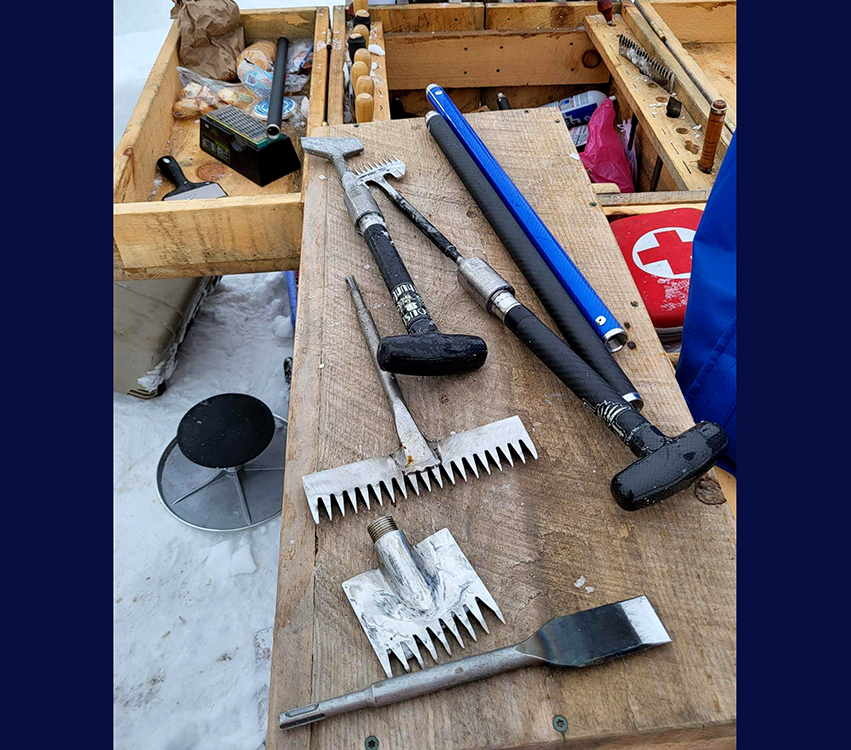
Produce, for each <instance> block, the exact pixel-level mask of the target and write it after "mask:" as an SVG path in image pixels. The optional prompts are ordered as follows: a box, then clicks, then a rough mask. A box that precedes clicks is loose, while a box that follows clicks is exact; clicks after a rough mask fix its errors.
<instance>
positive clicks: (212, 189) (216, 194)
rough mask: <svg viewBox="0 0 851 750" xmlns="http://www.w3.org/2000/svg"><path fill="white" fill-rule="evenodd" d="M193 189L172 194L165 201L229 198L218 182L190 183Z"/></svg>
mask: <svg viewBox="0 0 851 750" xmlns="http://www.w3.org/2000/svg"><path fill="white" fill-rule="evenodd" d="M189 184H190V185H192V187H189V188H187V189H185V190H183V191H182V192H180V193H175V192H171V193H169V194H168V195H167V196H165V198H163V200H164V201H193V200H203V199H205V198H227V197H228V194H227V193H226V192H225V191H224V190H223V189H222V187H221V185H219V184H218V183H217V182H195V183H189Z"/></svg>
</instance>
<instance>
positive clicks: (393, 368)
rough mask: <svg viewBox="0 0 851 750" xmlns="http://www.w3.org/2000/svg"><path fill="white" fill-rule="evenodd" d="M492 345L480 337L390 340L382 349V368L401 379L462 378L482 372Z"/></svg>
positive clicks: (435, 335)
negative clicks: (481, 368)
mask: <svg viewBox="0 0 851 750" xmlns="http://www.w3.org/2000/svg"><path fill="white" fill-rule="evenodd" d="M487 356H488V345H487V344H486V343H485V342H484V340H483V339H481V338H479V337H478V336H468V335H466V334H449V333H439V332H435V333H423V334H420V335H418V336H412V335H410V334H402V335H400V336H387V337H386V338H383V339H381V343H379V345H378V357H377V359H378V366H379V367H380V368H381V369H382V370H384V371H385V372H393V373H396V374H397V375H429V376H439V375H459V374H461V373H464V372H472V371H473V370H478V369H479V368H480V367H481V366H482V365H483V364H484V363H485V359H487Z"/></svg>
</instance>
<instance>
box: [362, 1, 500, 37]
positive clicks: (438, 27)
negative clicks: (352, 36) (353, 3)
mask: <svg viewBox="0 0 851 750" xmlns="http://www.w3.org/2000/svg"><path fill="white" fill-rule="evenodd" d="M369 15H370V17H371V18H372V20H373V21H376V20H378V21H381V23H382V24H383V25H384V33H385V34H391V33H397V32H402V31H474V30H476V29H483V28H485V25H484V18H485V5H484V3H463V4H461V3H415V4H413V5H374V6H372V7H371V8H370V9H369Z"/></svg>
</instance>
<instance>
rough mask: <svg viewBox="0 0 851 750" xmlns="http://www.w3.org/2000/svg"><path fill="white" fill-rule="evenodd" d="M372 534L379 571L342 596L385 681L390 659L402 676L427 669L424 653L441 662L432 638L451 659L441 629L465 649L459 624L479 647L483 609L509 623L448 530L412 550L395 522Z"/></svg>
mask: <svg viewBox="0 0 851 750" xmlns="http://www.w3.org/2000/svg"><path fill="white" fill-rule="evenodd" d="M368 531H369V535H370V537H371V538H372V541H373V543H374V545H375V551H376V552H377V553H378V560H379V566H378V567H377V568H376V569H375V570H367V571H366V572H364V573H361V574H360V575H357V576H355V577H354V578H350V579H349V580H348V581H345V582H344V583H343V589H344V591H345V592H346V596H347V597H348V599H349V602H350V603H351V605H352V609H354V611H355V615H357V618H358V621H359V622H360V624H361V626H362V627H363V630H364V633H366V636H367V638H369V643H370V645H371V646H372V648H373V650H374V651H375V654H376V656H377V657H378V660H379V661H380V662H381V666H382V668H383V669H384V672H385V673H386V674H387V676H388V677H392V676H393V672H392V671H391V667H390V657H391V654H392V655H393V656H395V657H396V658H397V659H398V660H399V662H400V663H401V664H402V666H403V667H404V668H405V671H410V666H409V660H413V659H416V660H417V662H418V663H419V665H420V667H421V668H422V667H423V666H424V665H423V657H422V654H421V653H420V646H423V647H425V649H426V650H427V651H428V653H429V654H430V655H431V658H432V659H434V660H435V661H437V649H436V648H435V644H434V642H433V641H432V638H436V639H437V640H438V641H440V643H441V644H442V645H443V648H445V649H446V652H447V653H448V654H451V653H452V651H451V648H450V646H449V639H448V638H447V637H446V633H445V632H444V629H446V630H448V631H449V632H450V633H452V635H453V637H454V638H455V640H456V641H457V642H458V644H459V645H460V646H461V648H464V641H463V639H462V637H461V633H460V629H459V626H458V622H460V623H461V625H463V626H464V630H466V631H467V633H468V634H469V636H470V637H471V638H472V639H473V640H474V641H475V640H476V631H475V630H474V629H473V624H472V620H473V619H475V620H476V621H478V623H479V624H480V625H481V627H482V628H483V629H484V631H485V632H486V633H487V632H488V626H487V623H486V622H485V618H484V616H483V615H482V610H481V608H480V606H479V604H480V603H481V604H484V605H485V606H486V607H487V608H488V609H490V610H491V611H492V612H493V613H494V614H495V615H496V616H497V617H499V619H500V620H501V621H502V622H505V618H504V617H503V616H502V612H500V610H499V607H498V606H497V603H496V602H495V601H494V599H493V597H492V596H491V595H490V592H489V591H488V590H487V588H485V585H484V583H482V579H481V578H479V576H478V575H477V574H476V571H475V570H473V566H472V565H470V561H469V560H467V557H466V556H465V555H464V553H463V552H462V551H461V548H460V547H459V546H458V543H457V542H456V541H455V539H454V538H453V537H452V534H451V533H449V529H441V530H440V531H438V532H437V533H435V534H432V535H431V536H429V537H426V538H425V539H423V540H422V541H421V542H420V543H419V544H416V545H414V546H413V547H412V546H410V545H409V544H408V540H407V539H406V538H405V534H404V533H403V532H402V531H399V528H398V527H397V525H396V523H395V521H394V520H393V517H392V516H382V517H381V518H378V519H376V520H375V521H373V522H372V523H371V524H370V525H369V528H368ZM456 620H457V621H458V622H456Z"/></svg>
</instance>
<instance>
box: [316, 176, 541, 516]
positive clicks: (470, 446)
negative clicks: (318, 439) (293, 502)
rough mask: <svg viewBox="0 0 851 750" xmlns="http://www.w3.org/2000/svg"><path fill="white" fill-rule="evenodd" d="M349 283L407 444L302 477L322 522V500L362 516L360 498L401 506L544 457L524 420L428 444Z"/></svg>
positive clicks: (328, 506) (356, 291)
mask: <svg viewBox="0 0 851 750" xmlns="http://www.w3.org/2000/svg"><path fill="white" fill-rule="evenodd" d="M367 189H368V188H367ZM346 285H347V286H348V288H349V293H350V294H351V297H352V302H353V303H354V305H355V310H356V312H357V316H358V322H359V323H360V327H361V331H363V335H364V338H365V339H366V342H367V344H368V346H369V351H370V354H371V355H372V361H373V363H374V364H375V366H376V370H377V371H378V378H379V380H380V381H381V385H382V387H383V388H384V392H385V393H386V394H387V399H388V400H389V401H390V406H391V407H392V409H393V418H394V419H395V421H396V432H397V433H398V435H399V440H400V442H401V446H400V447H399V449H398V450H397V451H396V452H395V453H393V454H392V455H390V456H384V457H382V458H370V459H367V460H366V461H358V462H357V463H352V464H347V465H346V466H338V467H337V468H335V469H326V470H324V471H317V472H315V473H313V474H308V475H307V476H304V477H302V480H301V483H302V486H303V487H304V492H305V495H307V503H308V505H309V506H310V512H311V513H312V514H313V520H314V521H315V522H316V523H319V503H320V502H321V503H322V505H323V507H324V508H325V512H326V513H327V514H328V518H331V517H332V515H331V500H332V498H333V499H334V500H335V501H336V503H337V507H338V508H339V510H340V513H342V514H343V515H345V514H346V506H345V501H346V498H348V501H349V503H350V505H351V506H352V509H353V510H354V511H355V512H356V513H357V510H358V505H357V503H358V498H360V499H361V500H363V502H364V504H365V505H366V507H367V508H369V507H370V501H371V499H374V500H377V501H378V504H379V505H383V504H384V500H383V497H382V489H384V491H385V492H386V493H387V495H388V496H389V497H390V500H391V501H392V502H395V501H396V492H397V491H398V492H399V493H400V494H401V495H402V497H403V498H406V499H407V497H408V489H412V490H414V492H415V493H416V494H417V495H419V494H420V487H419V485H420V483H422V485H423V487H425V489H426V490H428V491H431V482H432V481H435V482H437V484H438V485H439V486H440V487H443V476H446V477H447V478H448V479H449V481H450V482H451V483H452V484H455V472H457V473H458V474H460V475H461V477H462V478H463V479H464V480H465V481H466V479H467V471H470V472H472V473H473V475H474V476H475V477H476V479H478V478H479V468H480V467H481V468H482V469H484V470H485V471H487V473H488V474H490V473H491V469H490V464H489V461H490V462H492V463H493V464H494V465H495V466H496V467H497V468H498V469H499V470H500V471H502V461H507V462H508V463H509V464H510V465H511V466H514V458H515V457H516V458H519V459H520V460H521V461H522V462H523V463H526V456H525V455H524V452H523V451H524V449H525V450H526V451H527V452H528V453H529V454H530V455H531V456H532V457H533V458H537V457H538V453H537V451H536V450H535V446H534V444H533V443H532V438H530V437H529V433H528V432H526V428H525V427H524V426H523V422H521V421H520V417H518V416H513V417H509V418H508V419H502V420H500V421H498V422H491V423H490V424H486V425H484V426H482V427H476V428H475V429H472V430H466V431H465V432H456V433H452V434H451V435H450V436H449V437H445V438H441V439H440V440H438V441H436V442H435V441H431V440H427V439H426V438H425V437H424V436H423V434H422V432H420V430H419V428H418V427H417V424H416V422H414V418H413V417H412V416H411V413H410V412H409V411H408V407H407V406H405V400H404V398H403V397H402V390H401V389H400V388H399V383H398V381H397V380H396V376H395V375H393V374H392V373H390V372H386V371H384V370H382V369H381V368H380V367H379V366H378V345H379V341H380V336H379V333H378V329H377V328H376V326H375V321H374V320H373V319H372V314H371V313H370V312H369V309H368V308H367V306H366V303H365V302H364V301H363V297H362V296H361V293H360V289H359V287H358V284H357V281H355V277H354V276H347V277H346Z"/></svg>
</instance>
